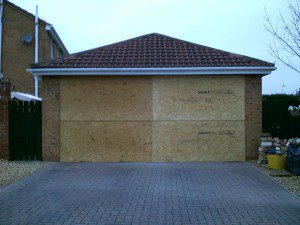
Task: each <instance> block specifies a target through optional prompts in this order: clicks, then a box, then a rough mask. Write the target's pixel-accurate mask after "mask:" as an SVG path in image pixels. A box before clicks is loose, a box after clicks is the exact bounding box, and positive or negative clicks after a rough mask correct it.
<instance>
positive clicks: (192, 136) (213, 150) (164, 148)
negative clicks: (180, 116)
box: [152, 121, 245, 162]
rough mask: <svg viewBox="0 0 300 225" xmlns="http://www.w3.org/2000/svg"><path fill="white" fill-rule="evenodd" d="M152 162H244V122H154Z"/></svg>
mask: <svg viewBox="0 0 300 225" xmlns="http://www.w3.org/2000/svg"><path fill="white" fill-rule="evenodd" d="M152 135H153V139H152V143H153V146H152V148H153V152H152V156H153V161H162V162H164V161H167V162H173V161H244V159H245V134H244V121H156V122H154V123H153V131H152Z"/></svg>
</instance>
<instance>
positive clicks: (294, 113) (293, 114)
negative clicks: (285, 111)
mask: <svg viewBox="0 0 300 225" xmlns="http://www.w3.org/2000/svg"><path fill="white" fill-rule="evenodd" d="M290 115H291V116H300V111H298V110H297V111H290Z"/></svg>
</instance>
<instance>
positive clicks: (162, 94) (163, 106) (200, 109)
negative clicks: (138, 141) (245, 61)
mask: <svg viewBox="0 0 300 225" xmlns="http://www.w3.org/2000/svg"><path fill="white" fill-rule="evenodd" d="M244 85H245V84H244V77H243V76H238V75H234V76H230V75H226V76H217V75H212V76H168V77H166V76H165V77H161V76H160V77H153V119H154V120H244V118H245V107H244V105H245V104H244V102H245V90H244V89H245V88H244Z"/></svg>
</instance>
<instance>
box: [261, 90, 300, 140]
mask: <svg viewBox="0 0 300 225" xmlns="http://www.w3.org/2000/svg"><path fill="white" fill-rule="evenodd" d="M291 105H293V106H298V105H300V100H299V98H298V97H296V96H294V95H286V94H274V95H263V97H262V130H263V132H264V133H271V135H272V136H273V137H279V138H282V139H283V138H291V137H299V136H300V116H291V115H290V113H289V111H288V107H289V106H291Z"/></svg>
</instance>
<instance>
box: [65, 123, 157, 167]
mask: <svg viewBox="0 0 300 225" xmlns="http://www.w3.org/2000/svg"><path fill="white" fill-rule="evenodd" d="M151 129H152V126H151V123H150V122H61V123H60V130H61V134H60V135H61V136H60V137H61V144H60V160H61V161H63V162H78V161H85V162H121V161H131V162H143V161H151Z"/></svg>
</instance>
